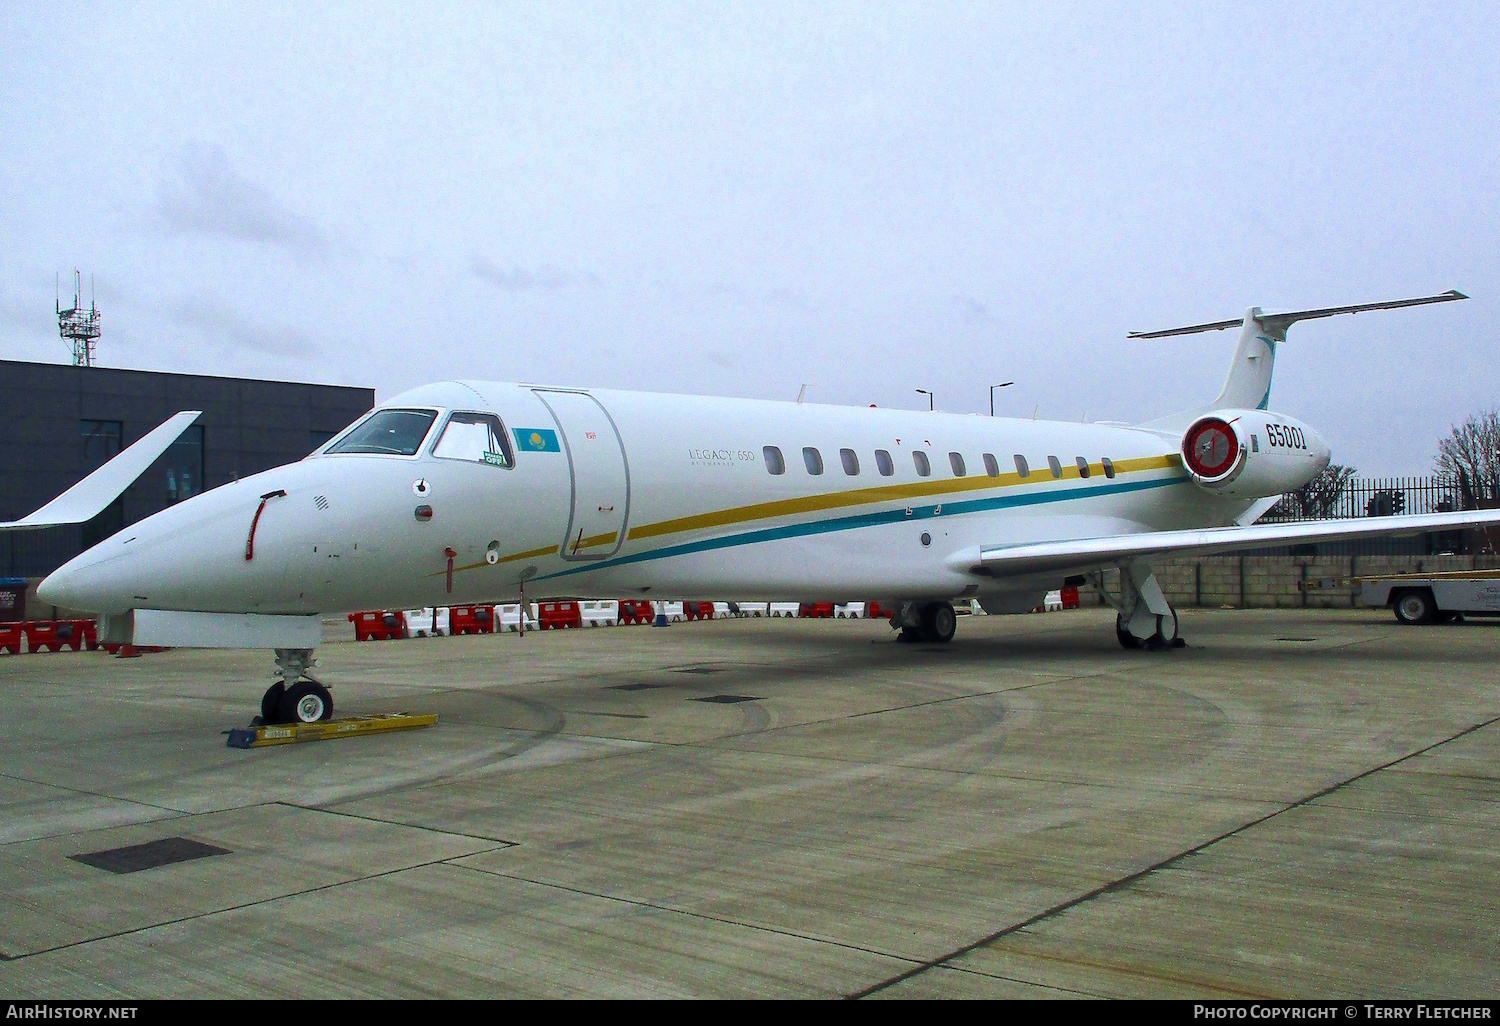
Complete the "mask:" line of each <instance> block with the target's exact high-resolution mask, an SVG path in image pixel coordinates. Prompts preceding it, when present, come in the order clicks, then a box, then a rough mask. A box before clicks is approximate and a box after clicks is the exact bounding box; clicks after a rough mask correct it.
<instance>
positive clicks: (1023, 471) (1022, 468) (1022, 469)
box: [1015, 453, 1031, 477]
mask: <svg viewBox="0 0 1500 1026" xmlns="http://www.w3.org/2000/svg"><path fill="white" fill-rule="evenodd" d="M1015 461H1016V473H1017V474H1020V475H1021V476H1022V477H1030V476H1031V468H1030V467H1028V466H1027V465H1026V457H1025V456H1022V455H1021V454H1020V453H1016V455H1015Z"/></svg>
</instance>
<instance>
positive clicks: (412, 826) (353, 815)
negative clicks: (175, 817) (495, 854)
mask: <svg viewBox="0 0 1500 1026" xmlns="http://www.w3.org/2000/svg"><path fill="white" fill-rule="evenodd" d="M353 800H354V801H362V800H363V799H359V798H356V799H353ZM266 804H267V805H285V806H287V807H288V808H292V809H301V810H302V811H304V812H319V813H323V814H324V815H328V816H343V817H344V818H346V819H358V820H362V821H364V822H366V823H384V824H385V825H386V826H398V827H405V828H407V829H408V830H421V831H424V832H425V833H429V834H441V835H443V836H444V837H467V838H469V839H470V840H472V841H489V842H491V843H493V844H499V845H502V846H503V847H502V848H500V849H491V850H492V851H494V850H502V851H503V850H504V848H514V847H516V846H518V845H519V844H520V843H521V842H520V841H507V840H506V839H505V838H503V837H485V836H484V835H483V834H465V833H462V832H460V831H457V830H443V829H440V828H439V827H430V826H422V825H420V824H418V823H403V822H401V821H400V820H395V819H381V818H380V817H379V816H364V815H361V814H359V813H357V812H344V811H343V810H341V809H334V808H329V807H327V806H323V805H300V804H298V803H297V802H267V803H266Z"/></svg>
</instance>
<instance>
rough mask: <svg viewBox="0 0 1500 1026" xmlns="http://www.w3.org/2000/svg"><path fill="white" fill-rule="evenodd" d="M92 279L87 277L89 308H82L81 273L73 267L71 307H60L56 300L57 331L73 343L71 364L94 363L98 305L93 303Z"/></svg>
mask: <svg viewBox="0 0 1500 1026" xmlns="http://www.w3.org/2000/svg"><path fill="white" fill-rule="evenodd" d="M93 291H94V279H93V276H92V275H91V276H90V277H89V308H88V309H87V310H85V309H83V275H81V274H79V273H78V269H77V268H74V269H73V307H72V309H69V310H64V309H63V308H62V299H61V297H59V298H58V300H57V332H58V334H59V335H61V336H62V338H63V341H64V342H71V343H73V366H75V367H92V366H93V365H94V343H95V342H97V341H98V339H99V307H98V306H96V305H95V303H94V296H93Z"/></svg>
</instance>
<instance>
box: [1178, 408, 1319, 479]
mask: <svg viewBox="0 0 1500 1026" xmlns="http://www.w3.org/2000/svg"><path fill="white" fill-rule="evenodd" d="M1329 456H1330V452H1329V449H1328V443H1327V442H1325V441H1323V439H1322V438H1321V437H1320V436H1319V435H1318V433H1317V432H1316V431H1314V430H1313V429H1312V428H1310V427H1308V426H1307V425H1306V424H1303V423H1301V422H1300V421H1296V420H1293V419H1292V418H1291V417H1285V416H1282V415H1281V414H1279V413H1269V412H1267V411H1265V410H1215V411H1214V412H1213V413H1209V414H1205V415H1204V416H1202V417H1199V418H1198V419H1197V420H1195V421H1194V422H1193V424H1192V426H1191V427H1189V428H1188V429H1187V431H1186V433H1184V434H1183V436H1182V462H1183V465H1184V466H1186V467H1187V471H1188V474H1190V475H1191V476H1192V478H1193V483H1194V484H1196V485H1198V487H1200V488H1204V489H1206V490H1208V491H1210V492H1213V493H1215V494H1216V495H1227V496H1232V497H1234V498H1261V497H1263V496H1268V495H1279V494H1281V493H1282V492H1289V491H1292V490H1293V489H1296V488H1301V487H1302V486H1303V485H1305V484H1307V482H1309V481H1311V480H1312V479H1313V478H1315V477H1317V476H1318V475H1319V474H1321V473H1322V472H1323V468H1324V467H1326V466H1328V458H1329Z"/></svg>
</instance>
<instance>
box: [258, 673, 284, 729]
mask: <svg viewBox="0 0 1500 1026" xmlns="http://www.w3.org/2000/svg"><path fill="white" fill-rule="evenodd" d="M284 694H286V682H285V681H279V680H278V681H277V682H276V683H275V684H272V685H271V686H270V687H268V688H266V693H265V694H264V695H262V696H261V697H260V718H261V721H262V722H264V723H275V722H276V720H277V717H279V716H280V715H281V712H280V710H281V696H282V695H284Z"/></svg>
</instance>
